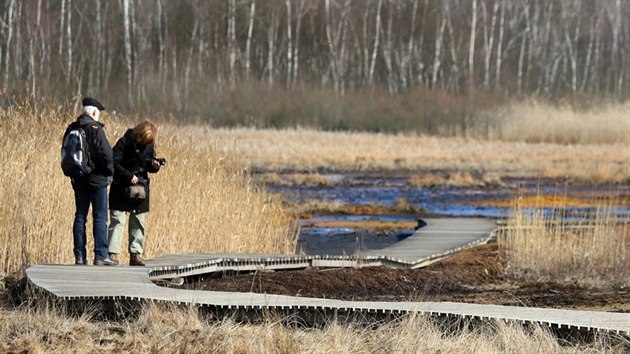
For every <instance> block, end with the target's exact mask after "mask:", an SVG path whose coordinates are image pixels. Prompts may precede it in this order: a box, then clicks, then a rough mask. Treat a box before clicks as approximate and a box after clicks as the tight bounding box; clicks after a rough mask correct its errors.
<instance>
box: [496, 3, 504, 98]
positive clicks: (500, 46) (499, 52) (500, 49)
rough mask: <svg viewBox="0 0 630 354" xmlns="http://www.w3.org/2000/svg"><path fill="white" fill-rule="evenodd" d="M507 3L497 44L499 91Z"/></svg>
mask: <svg viewBox="0 0 630 354" xmlns="http://www.w3.org/2000/svg"><path fill="white" fill-rule="evenodd" d="M505 1H506V0H502V3H501V17H500V20H499V39H498V40H499V41H498V43H497V63H496V73H495V88H496V89H497V90H499V89H500V87H501V61H502V59H503V34H504V32H505V6H506V5H505Z"/></svg>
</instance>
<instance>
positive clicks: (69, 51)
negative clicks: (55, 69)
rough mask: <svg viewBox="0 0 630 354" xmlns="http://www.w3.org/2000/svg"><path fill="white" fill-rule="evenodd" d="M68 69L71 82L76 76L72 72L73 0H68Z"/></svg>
mask: <svg viewBox="0 0 630 354" xmlns="http://www.w3.org/2000/svg"><path fill="white" fill-rule="evenodd" d="M66 40H67V44H66V68H67V75H66V77H67V78H68V82H70V80H71V77H72V76H73V75H74V71H73V70H72V0H68V20H67V22H66Z"/></svg>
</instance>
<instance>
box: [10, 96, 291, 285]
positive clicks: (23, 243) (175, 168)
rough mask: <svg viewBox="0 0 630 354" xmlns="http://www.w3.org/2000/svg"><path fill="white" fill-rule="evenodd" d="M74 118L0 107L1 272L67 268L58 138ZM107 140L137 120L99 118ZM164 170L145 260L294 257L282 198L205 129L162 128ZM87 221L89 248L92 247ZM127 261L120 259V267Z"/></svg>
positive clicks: (45, 107) (68, 208)
mask: <svg viewBox="0 0 630 354" xmlns="http://www.w3.org/2000/svg"><path fill="white" fill-rule="evenodd" d="M77 115H78V114H77V113H76V112H75V111H74V110H72V109H70V108H69V107H67V106H64V105H59V104H55V103H48V104H42V105H35V104H32V103H28V102H27V103H24V104H22V105H21V106H19V107H18V106H17V105H15V106H10V107H8V108H7V109H5V110H0V160H1V161H3V166H2V169H0V180H2V183H0V198H1V200H2V202H1V203H0V274H2V273H8V272H13V271H17V270H20V269H24V268H26V267H27V266H29V265H32V264H36V263H46V262H48V263H71V262H73V260H74V257H73V254H72V220H73V216H74V210H75V207H74V196H73V192H72V187H71V184H70V180H69V179H68V178H67V177H65V176H64V175H63V173H62V171H61V168H60V167H59V151H60V146H61V138H62V136H63V132H64V131H65V128H66V125H67V124H68V123H69V122H71V121H72V120H74V119H75V118H76V116H77ZM103 121H104V123H105V124H106V127H105V131H106V134H107V136H108V138H109V140H110V142H111V143H112V145H113V144H114V143H115V142H116V140H117V139H118V138H119V137H121V136H122V135H123V133H124V131H125V130H126V129H127V128H129V127H132V126H133V125H135V124H136V123H137V122H136V121H135V120H132V119H125V118H121V117H107V116H105V117H104V118H103ZM158 126H159V137H158V140H157V144H156V151H157V153H158V154H159V155H162V156H164V157H166V158H167V160H168V164H167V165H166V166H165V167H164V168H163V169H162V171H160V172H159V173H158V174H157V175H155V177H154V178H153V179H152V193H151V194H152V199H151V212H150V213H149V216H148V221H147V250H146V256H147V257H153V256H156V255H159V254H165V253H178V252H182V253H183V252H253V253H286V252H293V250H294V240H293V234H292V231H291V230H289V224H290V223H289V221H288V219H287V217H286V216H285V214H284V212H283V211H282V210H281V205H280V202H279V201H278V200H275V199H274V198H273V197H272V196H270V195H269V194H267V193H266V192H265V191H264V190H262V189H260V188H257V187H256V186H255V184H254V183H253V181H252V180H251V178H250V176H249V175H248V173H246V172H245V171H244V170H243V169H242V168H241V167H240V166H239V163H238V162H237V161H236V160H235V159H234V158H233V157H232V156H233V155H232V154H230V152H229V151H226V149H222V148H220V147H219V146H218V144H217V143H216V142H215V140H214V139H213V137H212V136H211V134H210V133H209V132H208V131H207V130H206V129H204V128H202V127H182V126H178V125H176V124H173V123H160V122H158ZM91 229H92V227H91V221H90V222H88V226H87V230H88V250H89V249H91V248H92V246H91V245H92V243H91V241H92V237H91V235H92V233H91ZM124 259H125V257H123V260H124Z"/></svg>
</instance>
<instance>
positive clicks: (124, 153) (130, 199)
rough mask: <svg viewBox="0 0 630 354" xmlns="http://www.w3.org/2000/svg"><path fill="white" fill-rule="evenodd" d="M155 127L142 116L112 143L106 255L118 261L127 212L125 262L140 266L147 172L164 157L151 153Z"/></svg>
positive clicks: (145, 208) (155, 133)
mask: <svg viewBox="0 0 630 354" xmlns="http://www.w3.org/2000/svg"><path fill="white" fill-rule="evenodd" d="M156 136H157V127H156V126H155V124H153V123H152V122H150V121H148V120H145V121H144V122H142V123H140V124H138V125H137V126H135V127H134V128H133V129H129V130H127V132H126V133H125V135H124V136H123V137H122V138H120V139H119V140H118V142H116V145H115V146H114V149H113V150H114V181H113V183H112V185H111V188H110V192H109V209H110V218H109V219H110V226H109V256H110V258H111V259H112V260H115V261H116V262H118V254H119V253H120V244H121V238H122V234H123V233H124V229H125V222H126V219H127V216H128V215H129V230H128V231H129V242H128V249H129V256H130V258H129V265H132V266H144V260H143V259H142V257H141V255H142V253H143V252H144V240H145V232H144V229H145V219H146V215H147V213H148V212H149V195H150V193H149V192H150V181H149V173H155V172H158V171H159V170H160V166H161V165H162V164H163V163H164V161H165V160H163V159H157V158H156V157H155V150H154V146H153V144H154V142H155V138H156Z"/></svg>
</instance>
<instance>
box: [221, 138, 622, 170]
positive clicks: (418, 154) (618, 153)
mask: <svg viewBox="0 0 630 354" xmlns="http://www.w3.org/2000/svg"><path fill="white" fill-rule="evenodd" d="M209 134H210V135H211V136H213V137H215V138H216V139H218V140H220V141H223V142H225V144H224V145H225V146H229V147H230V148H232V149H233V150H236V151H237V152H238V153H239V156H240V157H241V161H243V162H246V163H248V164H250V165H253V166H255V167H258V168H261V169H266V170H285V169H288V170H298V171H305V170H310V171H317V170H318V169H319V168H321V167H326V168H332V169H336V170H380V169H386V170H397V169H409V170H419V171H435V170H443V171H451V172H452V171H460V172H471V171H475V172H476V173H478V174H480V175H482V176H483V175H487V176H488V178H489V179H490V180H491V181H492V180H494V181H497V180H500V177H572V178H579V179H585V180H590V181H595V182H619V181H624V180H627V179H628V178H630V169H629V168H628V166H630V144H627V143H611V144H579V145H577V144H575V145H565V144H553V143H538V144H533V143H525V142H503V141H497V140H491V141H488V140H479V139H465V138H441V137H428V136H416V135H404V134H390V135H388V134H369V133H349V132H322V131H315V130H307V129H295V130H256V129H249V128H238V129H216V130H212V131H211V132H209ZM461 182H464V181H461ZM471 182H472V183H478V181H477V180H476V179H474V180H472V181H471ZM423 183H424V182H423ZM444 183H448V182H444Z"/></svg>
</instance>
